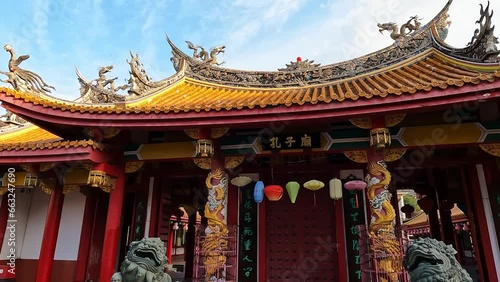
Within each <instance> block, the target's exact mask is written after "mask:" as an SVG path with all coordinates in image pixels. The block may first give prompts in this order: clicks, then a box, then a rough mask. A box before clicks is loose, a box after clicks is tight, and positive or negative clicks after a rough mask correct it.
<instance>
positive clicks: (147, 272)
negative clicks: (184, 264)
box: [111, 238, 172, 282]
mask: <svg viewBox="0 0 500 282" xmlns="http://www.w3.org/2000/svg"><path fill="white" fill-rule="evenodd" d="M165 267H167V256H166V255H165V247H164V245H163V242H162V241H161V240H160V239H159V238H143V239H142V240H141V241H134V242H132V243H131V244H130V248H129V250H128V253H127V255H126V257H125V261H123V263H122V265H121V266H120V272H116V273H115V274H113V276H112V277H111V282H172V278H171V277H170V276H169V275H168V274H166V273H164V270H165Z"/></svg>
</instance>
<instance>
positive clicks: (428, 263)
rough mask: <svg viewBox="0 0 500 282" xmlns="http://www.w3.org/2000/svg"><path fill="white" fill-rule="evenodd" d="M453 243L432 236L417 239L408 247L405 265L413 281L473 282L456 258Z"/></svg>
mask: <svg viewBox="0 0 500 282" xmlns="http://www.w3.org/2000/svg"><path fill="white" fill-rule="evenodd" d="M456 253H457V251H455V249H453V247H452V246H451V245H446V244H445V243H443V242H441V241H438V240H436V239H431V238H423V239H417V240H416V241H415V242H414V243H413V244H411V245H410V246H409V247H408V250H407V251H406V257H405V260H404V266H405V268H406V269H407V270H408V273H409V274H410V278H411V281H412V282H468V281H470V282H472V278H471V277H470V276H469V274H468V273H467V271H465V269H463V268H462V266H461V265H460V263H459V262H458V261H457V260H456V259H455V254H456Z"/></svg>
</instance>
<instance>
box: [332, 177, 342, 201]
mask: <svg viewBox="0 0 500 282" xmlns="http://www.w3.org/2000/svg"><path fill="white" fill-rule="evenodd" d="M330 198H332V199H334V200H339V199H341V198H342V181H340V179H338V178H333V179H332V180H330Z"/></svg>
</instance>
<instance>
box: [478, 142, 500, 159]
mask: <svg viewBox="0 0 500 282" xmlns="http://www.w3.org/2000/svg"><path fill="white" fill-rule="evenodd" d="M479 148H481V149H482V150H483V151H485V152H486V153H488V154H490V155H492V156H495V157H500V143H492V144H481V145H479Z"/></svg>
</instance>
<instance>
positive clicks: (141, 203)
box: [131, 193, 148, 241]
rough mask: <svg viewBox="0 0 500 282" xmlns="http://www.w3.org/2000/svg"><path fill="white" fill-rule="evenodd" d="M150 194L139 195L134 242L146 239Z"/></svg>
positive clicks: (133, 229) (137, 196)
mask: <svg viewBox="0 0 500 282" xmlns="http://www.w3.org/2000/svg"><path fill="white" fill-rule="evenodd" d="M147 204H148V194H145V193H137V194H136V201H135V212H134V222H133V225H132V234H131V235H132V236H131V238H132V241H140V240H141V239H142V238H144V227H145V226H146V216H147Z"/></svg>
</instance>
